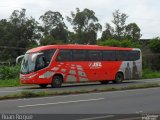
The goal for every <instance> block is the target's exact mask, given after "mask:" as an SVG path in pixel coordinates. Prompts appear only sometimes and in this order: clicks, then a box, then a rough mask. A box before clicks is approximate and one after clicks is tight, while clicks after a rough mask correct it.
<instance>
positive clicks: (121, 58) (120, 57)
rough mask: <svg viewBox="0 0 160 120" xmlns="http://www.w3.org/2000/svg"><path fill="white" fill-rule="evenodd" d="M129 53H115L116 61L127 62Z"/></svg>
mask: <svg viewBox="0 0 160 120" xmlns="http://www.w3.org/2000/svg"><path fill="white" fill-rule="evenodd" d="M128 53H129V51H116V54H117V60H118V61H128Z"/></svg>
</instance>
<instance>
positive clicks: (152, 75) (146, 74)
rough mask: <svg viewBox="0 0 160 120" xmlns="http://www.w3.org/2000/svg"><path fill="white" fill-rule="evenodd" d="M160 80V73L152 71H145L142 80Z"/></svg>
mask: <svg viewBox="0 0 160 120" xmlns="http://www.w3.org/2000/svg"><path fill="white" fill-rule="evenodd" d="M150 78H160V71H153V70H151V69H144V70H143V75H142V79H150Z"/></svg>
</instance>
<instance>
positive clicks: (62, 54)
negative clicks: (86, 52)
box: [56, 50, 72, 61]
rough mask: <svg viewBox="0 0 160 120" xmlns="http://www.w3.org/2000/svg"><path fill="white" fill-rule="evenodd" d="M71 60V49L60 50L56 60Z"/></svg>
mask: <svg viewBox="0 0 160 120" xmlns="http://www.w3.org/2000/svg"><path fill="white" fill-rule="evenodd" d="M71 60H72V51H71V50H60V51H59V53H58V56H57V58H56V61H71Z"/></svg>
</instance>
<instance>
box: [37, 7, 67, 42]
mask: <svg viewBox="0 0 160 120" xmlns="http://www.w3.org/2000/svg"><path fill="white" fill-rule="evenodd" d="M40 19H41V20H42V22H43V24H44V25H43V33H44V34H43V36H44V37H45V36H50V35H51V36H52V37H53V38H54V40H56V41H57V42H62V43H67V39H68V31H67V27H66V25H65V23H64V22H63V19H64V18H63V16H62V15H61V13H59V12H53V11H51V10H49V11H47V12H46V13H45V14H44V15H42V16H40Z"/></svg>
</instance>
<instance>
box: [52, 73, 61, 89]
mask: <svg viewBox="0 0 160 120" xmlns="http://www.w3.org/2000/svg"><path fill="white" fill-rule="evenodd" d="M62 81H63V78H62V77H61V76H59V75H56V76H54V77H53V80H52V84H51V85H52V87H53V88H59V87H61V85H62Z"/></svg>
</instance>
